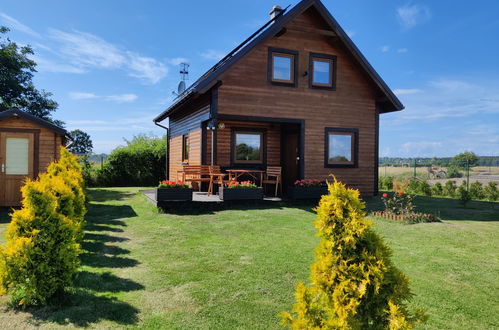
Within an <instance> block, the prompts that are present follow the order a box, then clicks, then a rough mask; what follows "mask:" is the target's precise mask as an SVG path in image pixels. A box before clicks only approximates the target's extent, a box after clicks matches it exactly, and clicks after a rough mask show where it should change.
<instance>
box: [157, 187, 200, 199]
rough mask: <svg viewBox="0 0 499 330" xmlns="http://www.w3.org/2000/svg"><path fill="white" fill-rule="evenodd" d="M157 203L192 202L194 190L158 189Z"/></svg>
mask: <svg viewBox="0 0 499 330" xmlns="http://www.w3.org/2000/svg"><path fill="white" fill-rule="evenodd" d="M156 201H157V202H167V201H192V188H168V187H163V188H156Z"/></svg>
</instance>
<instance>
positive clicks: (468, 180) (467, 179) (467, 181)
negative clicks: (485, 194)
mask: <svg viewBox="0 0 499 330" xmlns="http://www.w3.org/2000/svg"><path fill="white" fill-rule="evenodd" d="M466 190H467V191H470V161H469V159H466Z"/></svg>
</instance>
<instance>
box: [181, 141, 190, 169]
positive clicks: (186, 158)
mask: <svg viewBox="0 0 499 330" xmlns="http://www.w3.org/2000/svg"><path fill="white" fill-rule="evenodd" d="M182 162H183V163H188V162H189V135H182Z"/></svg>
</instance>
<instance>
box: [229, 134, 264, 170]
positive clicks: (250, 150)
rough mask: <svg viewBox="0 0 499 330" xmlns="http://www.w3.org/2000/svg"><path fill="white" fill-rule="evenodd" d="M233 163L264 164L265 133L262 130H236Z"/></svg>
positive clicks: (233, 137) (233, 141)
mask: <svg viewBox="0 0 499 330" xmlns="http://www.w3.org/2000/svg"><path fill="white" fill-rule="evenodd" d="M232 139H233V140H232V143H233V150H232V155H233V163H235V164H263V162H264V159H263V158H264V154H263V149H264V134H263V132H261V131H243V130H241V131H240V130H236V131H234V132H233V135H232Z"/></svg>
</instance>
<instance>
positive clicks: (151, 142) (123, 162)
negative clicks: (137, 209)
mask: <svg viewBox="0 0 499 330" xmlns="http://www.w3.org/2000/svg"><path fill="white" fill-rule="evenodd" d="M165 164H166V138H158V137H151V136H146V135H139V136H136V137H134V138H133V140H132V141H127V145H126V146H124V147H118V148H116V149H114V150H113V151H112V152H111V154H110V155H109V157H108V159H107V160H106V161H105V162H104V165H103V168H102V169H99V170H97V176H96V179H95V180H96V182H95V184H96V185H97V186H119V187H124V186H127V187H129V186H156V185H157V184H158V182H159V181H161V180H164V178H165V175H166V171H165Z"/></svg>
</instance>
